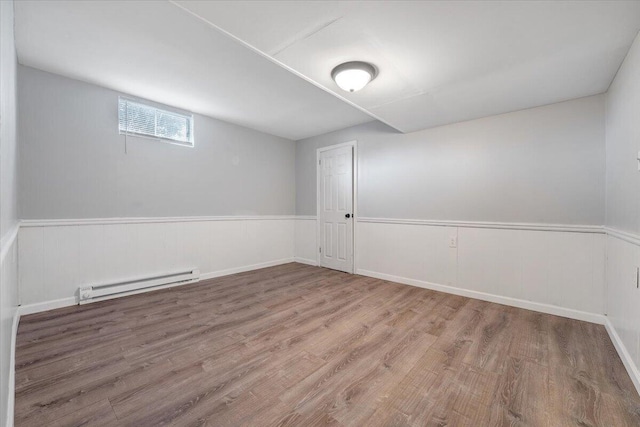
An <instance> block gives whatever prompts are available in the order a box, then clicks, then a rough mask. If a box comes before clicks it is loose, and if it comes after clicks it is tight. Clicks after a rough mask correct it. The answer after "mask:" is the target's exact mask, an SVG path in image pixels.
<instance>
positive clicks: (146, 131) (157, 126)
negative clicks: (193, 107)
mask: <svg viewBox="0 0 640 427" xmlns="http://www.w3.org/2000/svg"><path fill="white" fill-rule="evenodd" d="M118 129H119V131H120V133H121V134H128V135H139V136H146V137H151V138H157V139H162V140H168V141H169V142H174V143H178V144H181V145H187V146H191V147H192V146H193V115H184V114H179V113H175V112H173V111H167V110H162V109H160V108H157V107H154V106H151V105H146V104H143V103H140V102H136V101H132V100H130V99H126V98H122V97H120V98H118Z"/></svg>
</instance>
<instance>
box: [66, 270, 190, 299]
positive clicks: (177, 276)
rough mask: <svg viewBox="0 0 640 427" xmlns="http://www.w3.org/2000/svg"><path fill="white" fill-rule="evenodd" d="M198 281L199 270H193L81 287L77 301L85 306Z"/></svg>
mask: <svg viewBox="0 0 640 427" xmlns="http://www.w3.org/2000/svg"><path fill="white" fill-rule="evenodd" d="M198 280H200V270H198V269H197V268H194V269H191V270H182V271H177V272H174V273H166V274H161V275H157V276H147V277H139V278H135V279H130V280H126V281H122V282H116V283H107V284H103V285H91V286H83V287H80V288H79V289H78V297H79V298H78V301H79V303H80V304H86V303H88V302H94V301H101V300H105V299H110V298H116V297H120V296H125V295H133V294H137V293H140V292H145V291H149V290H152V289H155V288H163V287H169V286H175V285H184V284H187V283H195V282H197V281H198Z"/></svg>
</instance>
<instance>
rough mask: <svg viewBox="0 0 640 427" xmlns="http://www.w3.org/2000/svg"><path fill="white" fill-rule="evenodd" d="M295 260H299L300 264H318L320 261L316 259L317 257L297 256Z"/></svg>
mask: <svg viewBox="0 0 640 427" xmlns="http://www.w3.org/2000/svg"><path fill="white" fill-rule="evenodd" d="M293 261H294V262H299V263H300V264H307V265H316V266H317V265H318V261H316V260H315V259H308V258H300V257H295V258H294V259H293Z"/></svg>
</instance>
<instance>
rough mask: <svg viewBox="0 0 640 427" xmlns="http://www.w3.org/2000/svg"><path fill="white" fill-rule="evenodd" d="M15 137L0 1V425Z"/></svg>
mask: <svg viewBox="0 0 640 427" xmlns="http://www.w3.org/2000/svg"><path fill="white" fill-rule="evenodd" d="M16 140H17V138H16V50H15V43H14V37H13V2H9V1H0V236H1V239H0V242H1V249H2V250H1V253H2V257H1V259H0V425H4V423H5V420H6V416H7V408H8V403H9V400H10V399H13V396H10V395H9V393H8V391H9V381H8V380H9V364H10V363H9V361H10V356H11V353H10V350H11V332H12V324H13V316H14V315H15V313H16V310H17V306H18V278H17V264H18V262H17V254H16V248H17V244H16V241H15V240H14V241H13V242H11V241H10V240H9V238H10V237H11V235H12V231H13V230H15V227H16V226H17V223H18V216H17V196H16V195H17V185H16V164H17V158H16V157H17V154H16V153H17V141H16Z"/></svg>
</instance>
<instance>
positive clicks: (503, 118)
mask: <svg viewBox="0 0 640 427" xmlns="http://www.w3.org/2000/svg"><path fill="white" fill-rule="evenodd" d="M604 132H605V129H604V97H603V96H602V95H598V96H592V97H588V98H582V99H578V100H573V101H568V102H563V103H558V104H553V105H548V106H544V107H539V108H533V109H529V110H523V111H518V112H514V113H508V114H503V115H499V116H492V117H488V118H484V119H479V120H473V121H469V122H464V123H457V124H453V125H448V126H442V127H438V128H433V129H428V130H424V131H419V132H414V133H410V134H398V133H396V132H394V131H393V130H392V129H390V128H388V127H386V126H385V125H383V124H380V123H378V122H374V123H368V124H365V125H360V126H355V127H351V128H348V129H345V130H341V131H337V132H333V133H329V134H325V135H321V136H318V137H314V138H309V139H305V140H301V141H299V142H298V145H297V150H296V213H297V214H300V215H315V214H316V183H315V181H316V175H315V174H316V168H315V158H316V149H317V148H318V147H322V146H326V145H331V144H337V143H341V142H346V141H350V140H354V139H355V140H357V141H358V151H359V153H358V154H359V162H358V167H359V179H358V186H359V199H358V204H359V215H360V216H361V217H376V218H404V219H430V220H460V221H490V222H492V221H497V222H531V223H555V224H595V225H602V224H603V221H604V173H605V171H604V168H605V161H604Z"/></svg>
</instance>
